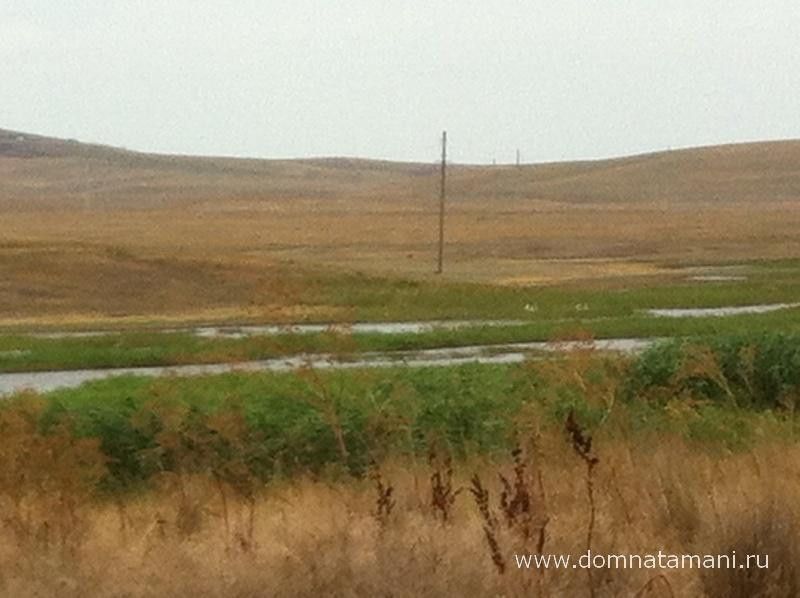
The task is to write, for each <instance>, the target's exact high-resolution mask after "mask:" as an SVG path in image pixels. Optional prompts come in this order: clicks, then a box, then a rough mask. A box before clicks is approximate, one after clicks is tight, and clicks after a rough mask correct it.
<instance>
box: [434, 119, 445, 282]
mask: <svg viewBox="0 0 800 598" xmlns="http://www.w3.org/2000/svg"><path fill="white" fill-rule="evenodd" d="M446 180H447V131H442V181H441V187H440V188H439V262H438V267H437V268H436V273H437V274H441V273H442V268H443V266H444V263H443V262H444V198H445V193H446V187H445V182H446Z"/></svg>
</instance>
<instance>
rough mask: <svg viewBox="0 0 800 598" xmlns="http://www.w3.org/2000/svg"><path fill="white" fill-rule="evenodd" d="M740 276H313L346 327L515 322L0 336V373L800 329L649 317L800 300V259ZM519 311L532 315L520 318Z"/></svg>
mask: <svg viewBox="0 0 800 598" xmlns="http://www.w3.org/2000/svg"><path fill="white" fill-rule="evenodd" d="M743 273H744V274H745V275H746V276H747V277H748V278H747V280H744V281H724V282H696V281H694V282H692V281H686V280H683V281H677V282H676V281H675V280H667V281H664V280H660V281H651V282H649V283H648V282H642V281H639V282H636V283H631V282H630V281H628V283H627V284H626V285H625V286H619V285H620V284H621V283H619V282H617V283H610V282H606V283H603V282H596V283H584V284H582V285H581V286H577V285H567V286H561V287H535V288H507V287H493V286H487V285H475V284H455V283H431V282H419V281H397V280H385V279H378V278H373V277H368V276H361V275H357V274H318V275H317V279H315V280H313V281H311V282H312V284H311V288H312V289H313V291H314V297H315V299H314V302H315V303H318V304H327V305H334V306H339V307H346V308H348V310H347V312H348V313H349V314H350V315H351V319H352V321H376V320H398V321H404V320H405V321H409V320H416V319H423V320H427V319H470V318H489V319H515V320H522V321H525V322H526V323H525V324H524V325H522V326H506V327H476V328H469V329H460V330H449V331H448V330H436V331H433V332H427V333H423V334H393V335H385V334H354V335H352V336H349V337H346V338H345V337H343V336H341V335H335V334H330V333H323V334H308V335H282V336H278V337H260V338H245V339H209V338H198V337H196V336H193V335H191V334H189V333H180V332H164V333H159V332H157V331H149V332H148V331H128V332H125V331H122V332H113V333H110V334H109V335H107V336H101V337H84V338H62V339H48V338H34V337H27V336H23V335H20V334H8V335H5V336H0V371H2V372H15V371H41V370H58V369H80V368H110V367H135V366H166V365H180V364H187V363H218V362H237V361H248V360H257V359H267V358H271V357H278V356H282V355H292V354H298V353H328V352H331V353H357V352H363V351H393V350H407V351H413V350H419V349H430V348H440V347H452V346H459V345H486V344H500V343H512V342H525V341H543V340H550V339H553V338H563V337H569V336H571V335H574V334H575V333H577V332H588V333H590V334H591V335H593V336H595V337H596V338H615V337H616V338H620V337H677V336H692V335H712V334H731V333H738V332H759V331H769V330H772V331H788V332H791V331H797V330H800V310H799V309H789V310H783V311H778V312H773V313H769V314H760V315H740V316H735V317H719V318H717V317H706V318H684V319H672V318H656V317H651V316H648V315H646V314H645V313H644V311H643V310H645V309H647V308H668V307H719V306H731V305H750V304H758V303H778V302H786V303H790V302H796V301H798V299H800V262H798V261H791V260H783V261H779V262H756V263H752V264H748V265H746V266H745V267H744V270H743ZM525 306H530V307H531V308H535V311H533V312H531V311H527V310H526V309H525Z"/></svg>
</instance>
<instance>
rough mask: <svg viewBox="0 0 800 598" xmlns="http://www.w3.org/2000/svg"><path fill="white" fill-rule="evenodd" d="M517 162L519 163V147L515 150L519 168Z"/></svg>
mask: <svg viewBox="0 0 800 598" xmlns="http://www.w3.org/2000/svg"><path fill="white" fill-rule="evenodd" d="M519 163H520V161H519V149H518V150H517V168H519Z"/></svg>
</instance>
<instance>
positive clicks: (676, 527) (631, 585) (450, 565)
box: [0, 439, 800, 598]
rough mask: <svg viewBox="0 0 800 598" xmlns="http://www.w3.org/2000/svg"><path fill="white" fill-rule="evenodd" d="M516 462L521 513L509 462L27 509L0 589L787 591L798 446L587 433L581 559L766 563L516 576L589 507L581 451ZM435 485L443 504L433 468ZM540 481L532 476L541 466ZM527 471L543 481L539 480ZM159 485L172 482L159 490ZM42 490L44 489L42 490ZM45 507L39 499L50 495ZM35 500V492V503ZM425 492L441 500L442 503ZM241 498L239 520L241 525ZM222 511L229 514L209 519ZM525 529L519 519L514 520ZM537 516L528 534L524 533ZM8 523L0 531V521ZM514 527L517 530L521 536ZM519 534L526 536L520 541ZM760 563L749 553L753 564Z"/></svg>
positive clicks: (405, 466) (574, 531)
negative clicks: (591, 459)
mask: <svg viewBox="0 0 800 598" xmlns="http://www.w3.org/2000/svg"><path fill="white" fill-rule="evenodd" d="M543 448H544V449H545V453H544V454H541V455H539V457H538V460H537V458H531V459H528V458H527V457H526V459H527V462H526V467H527V469H526V472H525V475H524V479H525V483H526V484H528V488H529V491H530V492H531V496H532V499H533V501H532V506H531V508H530V509H529V511H524V512H521V513H518V514H517V516H516V517H515V518H514V519H513V520H511V521H509V519H508V518H507V516H506V513H505V512H504V510H503V508H502V507H501V505H500V494H501V491H502V486H501V485H500V483H499V481H498V474H502V475H504V476H506V477H507V478H508V479H510V480H511V481H513V480H514V479H515V477H514V469H513V467H514V464H513V463H512V462H511V461H510V460H509V461H503V460H500V461H487V460H481V461H474V462H472V463H466V464H461V465H459V466H458V467H457V468H456V471H455V472H454V473H453V475H452V478H451V477H449V474H448V471H447V469H446V468H445V469H435V468H432V467H428V466H426V465H425V464H414V463H407V462H394V463H387V464H384V465H383V466H382V468H381V472H380V475H381V478H382V483H383V484H385V485H391V487H392V489H393V492H392V495H391V502H392V503H393V506H392V508H391V510H390V511H389V512H388V514H387V513H386V511H385V509H384V510H383V511H382V510H381V508H380V506H379V504H378V499H379V496H381V494H380V493H379V491H378V490H377V489H376V488H377V485H376V482H375V481H369V480H360V481H354V480H342V481H341V482H337V481H327V482H326V481H319V480H316V481H315V480H314V479H294V480H293V481H292V482H291V483H289V484H282V483H280V482H277V483H275V484H273V485H271V486H270V487H266V488H265V489H264V490H263V491H260V492H259V494H258V495H257V497H256V498H255V499H254V502H253V503H252V505H250V504H249V503H243V502H240V501H238V500H237V499H235V498H233V497H232V496H231V495H230V494H229V495H228V497H227V499H226V500H227V502H226V503H223V502H222V499H221V495H220V493H219V491H218V489H217V488H216V487H215V485H214V484H213V483H212V481H211V480H207V479H205V478H191V479H186V480H184V481H183V484H182V486H181V489H180V490H178V489H177V488H176V487H175V486H174V485H173V486H165V489H164V490H163V491H161V492H158V493H148V494H146V495H144V496H141V497H139V498H129V499H124V500H122V501H120V502H118V503H117V504H114V503H100V504H94V503H88V504H80V505H79V506H78V507H76V508H75V509H73V510H69V509H68V508H65V506H64V503H57V504H59V505H60V506H57V507H55V508H53V507H49V509H50V510H48V511H47V512H46V513H45V512H43V511H37V510H36V507H37V505H36V504H28V505H25V506H26V507H27V509H28V510H27V511H25V513H26V516H27V517H28V519H27V520H26V525H27V527H25V526H20V527H19V528H17V530H18V531H17V533H9V534H5V535H4V537H3V540H2V542H1V543H0V563H2V575H1V576H0V587H1V588H2V591H3V592H5V594H4V595H8V596H15V597H18V598H27V597H33V596H51V595H58V596H63V597H70V596H76V597H77V596H86V595H91V596H98V597H106V596H107V597H111V596H127V597H131V598H133V597H139V596H155V595H158V596H164V597H167V596H170V597H172V596H175V597H178V596H187V595H192V594H194V595H202V596H220V597H221V596H226V597H227V596H230V597H241V598H244V597H256V596H276V597H277V596H286V597H290V596H376V595H381V596H397V597H405V596H408V597H412V596H414V597H434V596H509V597H511V596H531V595H533V596H540V595H541V596H590V595H591V596H594V595H596V596H640V597H644V596H646V597H650V598H654V597H670V596H710V597H719V598H722V597H725V598H734V597H738V596H741V597H750V596H756V595H757V596H794V595H796V591H797V590H798V588H800V585H798V584H800V579H798V577H797V569H796V563H797V558H798V556H800V555H798V547H797V542H796V538H797V533H798V529H797V521H798V515H800V513H798V507H797V505H798V502H799V500H798V499H800V485H798V481H797V480H798V479H800V478H799V477H798V472H797V462H798V454H797V449H796V447H792V448H788V447H786V446H781V445H769V444H767V445H764V446H761V447H758V448H756V449H755V450H753V451H752V452H749V453H746V454H738V455H732V456H724V455H719V454H715V453H713V452H710V453H708V452H706V450H705V449H700V450H698V449H697V447H692V446H690V445H687V444H685V443H682V442H677V443H676V442H670V441H668V439H660V442H658V443H654V444H652V445H649V446H645V445H643V444H636V443H619V442H617V443H614V444H612V445H608V444H604V445H600V446H599V447H598V449H597V454H598V456H599V459H600V461H599V465H598V466H597V469H596V472H595V474H594V502H595V509H596V513H595V516H596V521H595V524H594V528H593V539H592V544H591V546H592V553H593V554H630V553H634V554H642V555H647V554H655V553H657V551H658V550H661V551H663V552H664V553H667V554H700V555H706V554H714V555H716V554H726V555H731V554H732V553H733V552H734V551H735V552H736V554H738V555H740V557H741V555H746V554H760V555H764V554H769V558H770V561H769V565H770V566H769V568H768V569H759V568H755V567H754V568H752V569H751V570H747V571H739V570H735V571H731V570H725V569H705V570H699V569H689V568H680V569H664V570H652V569H650V570H648V569H629V570H622V569H614V568H604V569H597V570H593V572H592V577H591V578H590V577H589V574H588V573H587V570H585V569H578V570H571V569H569V570H564V569H561V570H556V569H555V568H553V569H548V570H546V571H544V572H542V571H538V572H536V571H532V570H519V569H518V568H517V566H516V564H515V560H514V556H513V555H514V554H515V553H519V554H527V553H531V552H535V551H537V548H538V546H537V545H538V543H539V542H540V541H541V540H540V538H544V540H543V543H542V545H541V550H540V551H539V552H541V553H542V554H550V553H553V554H571V555H572V556H573V558H575V559H577V558H578V557H579V556H580V555H581V554H585V552H586V547H587V529H588V526H589V521H590V517H591V505H590V503H589V500H588V495H587V491H586V470H585V466H584V463H583V462H582V461H581V460H580V459H579V458H578V457H576V456H575V455H574V453H572V452H571V450H570V448H569V445H568V444H566V443H563V442H558V441H556V442H555V443H553V444H550V443H548V444H545V445H544V446H543ZM437 472H438V473H439V474H440V476H441V479H442V480H443V484H444V485H448V484H449V488H450V489H451V491H452V493H453V494H452V496H453V500H452V502H451V504H450V505H449V507H447V515H446V518H445V516H444V511H443V510H442V509H441V508H439V507H437V506H436V503H435V501H434V500H433V496H434V494H433V490H432V488H433V487H434V485H433V481H432V480H433V479H434V478H433V476H434V475H435V474H436V473H437ZM475 473H477V474H478V477H479V478H480V480H481V483H482V484H483V485H484V487H485V489H486V490H487V491H488V492H489V509H490V512H491V516H492V517H495V518H496V520H497V521H496V523H497V525H496V531H495V532H493V533H494V537H495V540H496V542H497V545H498V550H499V554H500V556H501V558H502V563H503V567H504V568H503V569H502V571H501V569H500V568H499V567H498V565H497V564H496V562H494V561H493V560H492V553H491V551H490V549H489V547H488V543H487V540H486V531H485V525H486V523H485V519H484V518H483V517H482V515H481V513H480V510H479V507H478V505H477V504H476V500H475V498H474V495H473V493H472V492H471V488H473V482H471V481H470V478H471V476H473V475H474V474H475ZM539 476H540V477H539ZM540 483H541V485H540ZM168 488H172V489H171V490H168ZM45 502H47V501H45ZM51 502H52V501H51ZM47 504H50V503H47ZM440 504H441V501H440ZM251 508H252V509H253V510H252V519H251ZM226 514H227V517H226V516H225V515H226ZM526 526H527V527H526ZM542 526H544V528H543V529H544V532H543V535H542V536H540V530H541V529H542ZM12 529H13V528H12ZM526 529H530V530H531V531H530V532H526V531H525V530H526ZM526 533H527V536H526ZM762 564H763V561H762Z"/></svg>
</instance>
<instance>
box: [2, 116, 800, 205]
mask: <svg viewBox="0 0 800 598" xmlns="http://www.w3.org/2000/svg"><path fill="white" fill-rule="evenodd" d="M436 177H437V168H436V165H435V163H434V162H431V163H430V164H414V163H396V162H385V161H373V160H360V159H343V158H342V159H337V158H327V159H301V160H256V159H236V158H205V157H191V156H167V155H156V154H144V153H138V152H132V151H127V150H122V149H118V148H113V147H107V146H101V145H91V144H84V143H79V142H77V141H72V140H61V139H54V138H49V137H42V136H37V135H30V134H27V133H19V132H15V131H6V130H0V203H1V204H2V205H3V206H4V207H5V208H11V207H14V208H18V209H30V208H32V207H35V206H37V205H52V204H53V203H57V204H59V205H62V206H63V205H69V204H72V203H76V202H79V203H80V205H82V206H87V205H90V206H91V205H97V206H102V207H103V208H106V209H108V208H113V207H121V208H136V207H143V206H145V207H146V206H154V205H165V204H170V203H184V202H195V201H205V200H222V199H237V198H239V199H250V200H276V199H313V200H318V199H342V198H364V199H367V198H372V199H385V200H412V199H419V198H429V197H431V196H432V195H435V191H436V185H437V181H436ZM450 191H451V197H452V198H453V199H454V200H459V199H462V200H467V201H470V200H478V201H488V200H502V199H514V200H526V199H537V200H546V201H555V202H566V203H595V202H614V203H619V202H621V203H625V202H645V203H646V202H676V203H681V202H693V203H705V202H725V203H729V202H743V201H744V202H752V201H755V202H759V203H764V202H774V201H794V200H798V199H800V141H775V142H763V143H747V144H737V145H725V146H715V147H705V148H696V149H687V150H676V151H669V152H660V153H652V154H645V155H639V156H633V157H626V158H617V159H610V160H598V161H588V162H566V163H552V164H542V165H525V166H522V167H519V168H517V167H513V166H496V167H489V166H460V165H454V166H452V167H451V169H450Z"/></svg>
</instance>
